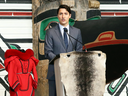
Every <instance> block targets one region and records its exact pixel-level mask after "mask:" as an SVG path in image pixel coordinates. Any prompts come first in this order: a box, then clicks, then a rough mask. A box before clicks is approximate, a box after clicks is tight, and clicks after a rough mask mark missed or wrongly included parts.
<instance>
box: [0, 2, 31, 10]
mask: <svg viewBox="0 0 128 96" xmlns="http://www.w3.org/2000/svg"><path fill="white" fill-rule="evenodd" d="M0 9H26V10H27V9H32V4H14V3H11V4H3V3H0Z"/></svg>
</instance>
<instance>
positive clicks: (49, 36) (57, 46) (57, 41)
mask: <svg viewBox="0 0 128 96" xmlns="http://www.w3.org/2000/svg"><path fill="white" fill-rule="evenodd" d="M69 34H70V35H71V36H72V37H74V38H75V39H77V40H78V41H80V42H82V37H81V31H80V29H78V28H75V27H72V26H69ZM69 38H70V39H71V41H72V43H73V45H74V47H75V51H82V44H81V43H79V42H77V41H76V40H74V39H73V38H71V37H69ZM70 39H69V44H68V49H67V50H66V47H65V43H64V40H63V37H62V35H61V32H60V28H59V25H56V26H55V27H53V28H51V29H48V30H47V31H46V36H45V47H44V49H45V56H46V57H47V58H48V59H49V61H51V60H52V59H53V58H54V57H55V56H56V55H58V54H60V53H66V52H71V51H73V49H74V48H73V45H72V43H71V41H70ZM47 79H49V80H55V74H54V65H49V67H48V74H47Z"/></svg>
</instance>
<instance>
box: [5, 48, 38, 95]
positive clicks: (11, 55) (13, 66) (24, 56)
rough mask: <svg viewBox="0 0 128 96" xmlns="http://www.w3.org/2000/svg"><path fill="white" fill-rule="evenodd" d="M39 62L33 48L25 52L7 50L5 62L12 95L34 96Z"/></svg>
mask: <svg viewBox="0 0 128 96" xmlns="http://www.w3.org/2000/svg"><path fill="white" fill-rule="evenodd" d="M38 62H39V60H37V59H36V58H35V57H34V52H33V51H32V50H31V49H27V50H26V51H25V52H21V51H19V50H16V49H9V50H7V51H6V52H5V61H4V64H5V70H6V71H7V72H8V82H9V86H10V96H34V94H35V91H34V89H36V88H37V83H38V76H37V71H36V65H37V64H38ZM31 73H32V74H33V76H32V75H31Z"/></svg>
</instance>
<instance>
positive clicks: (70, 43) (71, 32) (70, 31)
mask: <svg viewBox="0 0 128 96" xmlns="http://www.w3.org/2000/svg"><path fill="white" fill-rule="evenodd" d="M69 35H70V36H73V29H72V26H70V25H69ZM70 36H69V43H68V49H70V47H71V46H73V45H72V42H73V41H72V42H71V39H72V37H70ZM68 49H67V50H68Z"/></svg>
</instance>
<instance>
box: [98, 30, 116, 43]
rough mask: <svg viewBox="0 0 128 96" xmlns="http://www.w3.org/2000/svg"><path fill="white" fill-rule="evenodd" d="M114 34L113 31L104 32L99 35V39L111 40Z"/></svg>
mask: <svg viewBox="0 0 128 96" xmlns="http://www.w3.org/2000/svg"><path fill="white" fill-rule="evenodd" d="M113 36H114V33H113V32H104V33H101V34H100V35H99V37H98V41H104V40H111V39H112V38H113Z"/></svg>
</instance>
